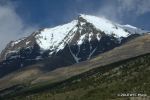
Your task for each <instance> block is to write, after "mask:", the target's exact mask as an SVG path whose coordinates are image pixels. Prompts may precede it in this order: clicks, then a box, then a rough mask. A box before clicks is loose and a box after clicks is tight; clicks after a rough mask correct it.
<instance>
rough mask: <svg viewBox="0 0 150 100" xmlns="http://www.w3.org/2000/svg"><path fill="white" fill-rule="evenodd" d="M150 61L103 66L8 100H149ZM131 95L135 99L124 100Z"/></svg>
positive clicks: (146, 58) (138, 59)
mask: <svg viewBox="0 0 150 100" xmlns="http://www.w3.org/2000/svg"><path fill="white" fill-rule="evenodd" d="M149 59H150V54H145V55H141V56H137V57H134V58H130V59H127V60H122V61H119V62H116V63H112V64H109V65H106V66H101V67H98V68H95V69H92V70H90V71H88V72H85V73H82V74H80V75H78V76H74V77H72V78H70V79H67V80H65V81H63V82H59V83H55V84H46V85H44V84H45V83H43V84H40V85H36V86H32V87H30V88H26V89H24V90H22V91H20V92H16V93H15V92H14V94H11V95H12V97H11V95H7V96H6V97H8V98H6V100H149V99H150V97H148V96H149V95H150V77H149V76H150V60H149ZM128 93H130V94H131V95H132V96H131V97H130V96H127V97H122V95H128ZM9 96H10V98H9ZM15 96H16V97H15Z"/></svg>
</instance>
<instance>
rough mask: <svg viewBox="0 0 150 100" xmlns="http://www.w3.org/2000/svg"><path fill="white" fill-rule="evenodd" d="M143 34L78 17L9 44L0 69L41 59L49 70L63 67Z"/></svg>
mask: <svg viewBox="0 0 150 100" xmlns="http://www.w3.org/2000/svg"><path fill="white" fill-rule="evenodd" d="M146 32H147V31H145V30H142V29H139V28H136V27H134V26H131V25H120V24H117V23H114V22H111V21H109V20H107V19H105V18H102V17H101V18H99V17H95V16H91V15H84V14H81V15H79V16H78V18H77V19H76V20H73V21H71V22H70V23H67V24H64V25H59V26H56V27H54V28H45V29H42V30H39V31H36V32H34V33H32V34H31V35H30V36H28V37H25V38H22V39H19V40H17V41H12V42H10V43H9V44H8V45H7V46H6V48H5V49H4V50H3V51H2V53H1V56H0V60H1V64H0V68H2V67H3V66H7V67H8V66H15V67H16V68H20V67H25V66H27V65H30V64H33V63H36V62H37V61H39V60H43V59H48V61H49V62H48V66H50V67H61V66H66V65H70V64H74V63H78V62H80V61H84V60H88V59H91V57H94V56H96V55H98V54H100V53H103V52H105V51H108V50H111V49H113V48H115V47H117V46H119V45H121V44H122V43H124V42H127V41H128V40H129V39H132V38H134V37H136V36H140V35H142V34H143V33H146ZM14 62H16V63H14ZM12 63H13V65H12ZM1 66H2V67H1Z"/></svg>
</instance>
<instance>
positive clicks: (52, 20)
mask: <svg viewBox="0 0 150 100" xmlns="http://www.w3.org/2000/svg"><path fill="white" fill-rule="evenodd" d="M80 13H84V14H91V15H95V16H99V17H100V16H104V17H106V18H108V19H110V20H112V21H115V22H118V23H121V24H131V25H133V26H136V27H139V28H143V29H146V30H150V21H149V18H150V0H0V27H1V28H0V42H1V43H2V44H1V45H2V46H0V50H1V48H4V46H5V45H6V44H7V43H8V42H9V41H10V40H15V39H18V38H20V37H22V36H26V35H28V34H31V32H33V31H35V30H37V29H39V28H44V27H53V26H56V25H59V24H64V23H67V22H69V21H71V20H73V19H74V18H76V17H77V16H78V14H80ZM26 33H28V34H26ZM6 38H7V39H6Z"/></svg>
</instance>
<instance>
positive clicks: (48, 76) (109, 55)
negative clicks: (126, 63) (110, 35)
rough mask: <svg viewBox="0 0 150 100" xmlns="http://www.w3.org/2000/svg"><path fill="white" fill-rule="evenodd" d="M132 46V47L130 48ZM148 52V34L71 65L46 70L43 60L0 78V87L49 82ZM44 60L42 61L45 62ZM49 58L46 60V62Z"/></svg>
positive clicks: (149, 49)
mask: <svg viewBox="0 0 150 100" xmlns="http://www.w3.org/2000/svg"><path fill="white" fill-rule="evenodd" d="M131 48H132V49H131ZM147 53H150V35H144V36H141V37H138V38H136V39H134V40H132V41H129V42H127V43H126V44H124V45H122V46H120V47H117V48H115V49H113V50H111V51H109V52H106V53H103V54H101V55H99V56H97V57H95V58H93V59H91V60H88V61H84V62H81V63H78V64H74V65H72V66H67V67H62V68H58V69H55V70H53V71H50V70H48V68H49V67H48V66H47V67H45V66H44V65H43V62H39V63H38V64H35V65H32V66H28V67H26V68H22V69H21V70H17V71H16V72H14V73H11V74H9V75H7V76H5V77H3V78H1V79H0V89H1V90H3V89H5V88H8V87H13V86H16V85H19V84H23V85H25V86H26V85H27V87H30V86H32V85H33V86H34V85H35V86H36V85H40V84H43V83H46V84H51V83H55V82H59V81H63V80H66V79H68V78H70V77H72V76H75V75H78V74H81V73H84V72H86V71H89V70H90V69H93V68H97V67H101V66H105V65H108V64H111V63H114V62H118V61H120V60H125V59H129V58H132V57H136V56H139V55H143V54H147ZM45 62H46V61H44V63H45ZM48 62H49V60H48V61H47V63H48Z"/></svg>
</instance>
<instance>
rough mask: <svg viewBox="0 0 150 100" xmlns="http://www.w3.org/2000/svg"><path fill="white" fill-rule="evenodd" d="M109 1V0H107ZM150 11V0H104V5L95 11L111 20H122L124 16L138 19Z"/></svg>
mask: <svg viewBox="0 0 150 100" xmlns="http://www.w3.org/2000/svg"><path fill="white" fill-rule="evenodd" d="M106 1H107V0H106ZM149 12H150V0H112V1H109V2H105V1H104V2H103V6H101V7H99V9H98V10H97V11H96V12H95V14H96V15H99V16H105V17H107V18H109V19H111V20H114V21H117V22H122V21H123V19H124V17H127V18H131V19H134V20H135V19H136V18H137V17H139V16H141V15H143V14H145V13H149Z"/></svg>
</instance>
